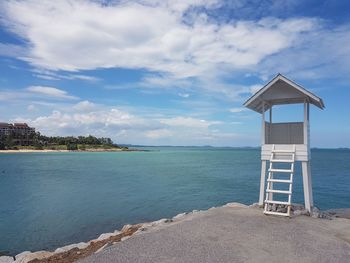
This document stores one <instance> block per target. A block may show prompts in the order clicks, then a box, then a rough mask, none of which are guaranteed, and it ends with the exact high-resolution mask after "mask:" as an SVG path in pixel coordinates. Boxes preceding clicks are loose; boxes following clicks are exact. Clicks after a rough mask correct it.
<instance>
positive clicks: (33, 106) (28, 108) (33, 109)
mask: <svg viewBox="0 0 350 263" xmlns="http://www.w3.org/2000/svg"><path fill="white" fill-rule="evenodd" d="M36 109H37V108H36V107H35V105H33V104H30V105H28V107H27V110H28V111H35V110H36Z"/></svg>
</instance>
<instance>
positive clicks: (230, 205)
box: [224, 202, 248, 208]
mask: <svg viewBox="0 0 350 263" xmlns="http://www.w3.org/2000/svg"><path fill="white" fill-rule="evenodd" d="M224 207H230V208H236V207H240V208H246V207H248V206H247V205H244V204H241V203H236V202H232V203H227V204H226V205H224Z"/></svg>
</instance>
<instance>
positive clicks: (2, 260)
mask: <svg viewBox="0 0 350 263" xmlns="http://www.w3.org/2000/svg"><path fill="white" fill-rule="evenodd" d="M13 261H14V259H13V257H9V256H2V257H0V263H12V262H13Z"/></svg>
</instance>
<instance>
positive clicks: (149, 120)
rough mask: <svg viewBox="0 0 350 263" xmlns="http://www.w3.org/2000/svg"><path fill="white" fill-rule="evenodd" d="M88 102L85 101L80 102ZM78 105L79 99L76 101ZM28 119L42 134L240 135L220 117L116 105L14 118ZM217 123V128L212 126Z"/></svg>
mask: <svg viewBox="0 0 350 263" xmlns="http://www.w3.org/2000/svg"><path fill="white" fill-rule="evenodd" d="M84 104H86V105H88V103H83V104H80V105H84ZM77 105H79V103H78V104H77ZM13 121H16V122H17V121H22V122H27V123H29V124H30V125H32V126H33V127H35V128H36V129H37V130H38V131H40V132H41V133H42V134H45V135H49V136H53V135H75V136H78V135H88V134H92V135H95V136H103V137H111V138H112V139H113V140H114V141H115V142H116V143H132V144H148V145H235V144H236V145H237V144H240V143H242V142H241V141H240V139H241V138H244V137H245V136H246V135H240V134H237V133H234V132H231V133H228V132H222V131H221V129H220V127H221V126H220V125H225V123H223V122H221V121H217V120H205V119H199V118H194V117H189V116H177V117H168V116H163V118H159V116H153V117H152V116H142V115H140V114H132V113H130V112H129V111H126V110H122V109H119V108H117V107H107V106H103V105H94V109H90V110H85V111H81V110H80V109H79V107H78V109H77V107H64V109H62V110H54V111H52V113H50V114H48V115H45V114H43V115H42V116H38V117H34V118H15V119H14V120H13ZM214 126H215V128H213V127H214Z"/></svg>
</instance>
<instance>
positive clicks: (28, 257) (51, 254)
mask: <svg viewBox="0 0 350 263" xmlns="http://www.w3.org/2000/svg"><path fill="white" fill-rule="evenodd" d="M223 207H229V208H239V207H241V208H250V209H260V210H262V209H261V207H259V205H258V204H253V205H250V206H246V205H244V204H240V203H228V204H226V205H224V206H223ZM213 209H216V207H212V208H210V209H208V211H211V210H213ZM278 209H279V208H278V207H276V211H277V210H278ZM291 210H292V217H297V216H312V217H314V218H323V219H330V220H331V219H333V218H336V217H343V216H340V215H339V214H338V213H336V212H334V211H332V213H330V212H327V211H326V212H321V211H320V210H319V209H317V208H314V209H313V211H312V213H311V214H310V213H309V212H308V211H306V210H305V208H304V207H303V206H302V205H299V204H293V206H292V209H291ZM206 212H207V211H206V210H205V211H202V210H193V211H192V212H186V213H181V214H178V215H176V216H174V217H173V218H171V219H160V220H158V221H154V222H148V223H142V224H136V225H125V226H124V227H123V228H122V229H121V230H120V231H119V230H116V231H114V232H111V233H104V234H101V235H100V236H99V237H98V238H97V239H94V240H91V241H89V242H86V243H85V242H80V243H77V244H71V245H67V246H64V247H60V248H57V249H56V250H55V251H37V252H30V251H25V252H22V253H20V254H18V255H16V256H14V257H12V256H2V257H0V263H51V262H55V263H56V262H57V263H71V262H75V261H77V260H79V259H82V258H85V257H88V256H90V255H93V254H95V253H99V252H101V251H103V250H104V249H105V248H107V247H109V246H112V245H114V244H117V243H118V242H123V241H124V240H126V239H128V238H130V237H132V236H133V235H138V234H141V233H142V232H144V231H146V230H147V231H152V230H157V229H160V228H163V227H166V226H168V225H171V224H176V223H179V222H181V221H184V220H190V218H191V216H192V215H194V214H197V213H206ZM261 213H262V211H261ZM345 218H346V217H345Z"/></svg>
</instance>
